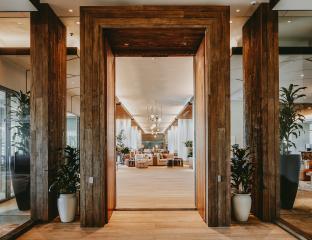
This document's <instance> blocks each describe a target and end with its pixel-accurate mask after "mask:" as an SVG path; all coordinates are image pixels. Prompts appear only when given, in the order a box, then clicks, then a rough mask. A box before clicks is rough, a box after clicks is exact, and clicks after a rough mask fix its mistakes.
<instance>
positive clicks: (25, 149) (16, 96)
mask: <svg viewBox="0 0 312 240" xmlns="http://www.w3.org/2000/svg"><path fill="white" fill-rule="evenodd" d="M11 99H12V100H11V101H12V103H13V104H12V103H11V104H10V109H11V110H10V120H11V122H12V123H13V127H12V129H13V130H15V132H14V134H13V137H12V141H13V143H12V146H13V147H16V150H17V152H18V153H21V154H29V146H30V145H29V143H30V92H26V93H23V92H22V91H19V92H15V93H12V98H11Z"/></svg>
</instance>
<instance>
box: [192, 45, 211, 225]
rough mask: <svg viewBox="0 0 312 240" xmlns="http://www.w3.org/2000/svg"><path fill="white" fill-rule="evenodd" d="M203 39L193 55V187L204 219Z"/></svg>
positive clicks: (204, 115)
mask: <svg viewBox="0 0 312 240" xmlns="http://www.w3.org/2000/svg"><path fill="white" fill-rule="evenodd" d="M205 87H206V86H205V39H203V41H202V43H201V44H200V46H199V48H198V50H197V53H196V56H195V57H194V90H195V94H194V102H195V119H194V120H195V122H194V123H195V163H196V164H195V173H196V174H195V185H196V186H195V187H196V191H195V192H196V197H195V201H196V208H197V210H198V212H199V214H200V216H201V217H202V218H203V219H204V220H205V221H206V181H207V176H206V165H207V164H206V162H207V157H206V146H207V144H208V141H207V135H206V111H205V107H206V103H205Z"/></svg>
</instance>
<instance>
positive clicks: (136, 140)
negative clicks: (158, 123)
mask: <svg viewBox="0 0 312 240" xmlns="http://www.w3.org/2000/svg"><path fill="white" fill-rule="evenodd" d="M141 134H142V133H141V130H139V129H138V127H137V126H133V127H131V138H130V139H131V141H130V148H131V149H132V150H137V149H139V148H141V145H142V135H141Z"/></svg>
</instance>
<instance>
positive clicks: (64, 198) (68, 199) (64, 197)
mask: <svg viewBox="0 0 312 240" xmlns="http://www.w3.org/2000/svg"><path fill="white" fill-rule="evenodd" d="M76 206H77V199H76V194H75V193H72V194H60V196H59V198H58V199H57V208H58V212H59V215H60V218H61V222H64V223H66V222H72V221H74V219H75V213H76Z"/></svg>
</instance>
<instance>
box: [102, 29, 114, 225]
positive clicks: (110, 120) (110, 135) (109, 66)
mask: <svg viewBox="0 0 312 240" xmlns="http://www.w3.org/2000/svg"><path fill="white" fill-rule="evenodd" d="M104 34H105V33H104ZM104 54H105V56H104V59H105V62H106V63H105V66H106V71H105V72H106V82H107V163H106V173H107V182H106V188H107V191H106V192H107V206H106V209H107V219H106V222H108V220H109V219H110V217H111V216H112V213H113V210H114V209H115V207H116V156H115V149H116V147H115V116H116V115H115V107H116V103H115V57H114V54H113V52H112V50H111V47H110V45H109V42H108V40H107V37H106V36H105V35H104Z"/></svg>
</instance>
